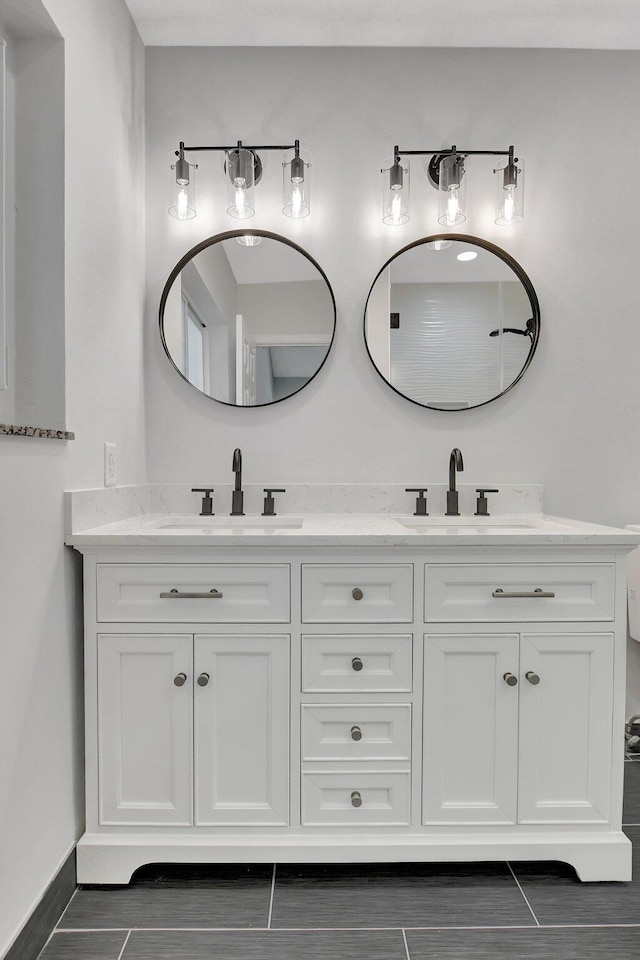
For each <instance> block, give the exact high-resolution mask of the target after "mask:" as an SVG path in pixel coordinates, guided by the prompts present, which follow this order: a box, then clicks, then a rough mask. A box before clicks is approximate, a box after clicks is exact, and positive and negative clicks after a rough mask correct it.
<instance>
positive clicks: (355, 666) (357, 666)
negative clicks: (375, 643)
mask: <svg viewBox="0 0 640 960" xmlns="http://www.w3.org/2000/svg"><path fill="white" fill-rule="evenodd" d="M363 667H364V663H363V662H362V660H361V659H360V657H354V658H353V660H352V661H351V669H352V670H355V671H356V673H359V671H360V670H362V668H363Z"/></svg>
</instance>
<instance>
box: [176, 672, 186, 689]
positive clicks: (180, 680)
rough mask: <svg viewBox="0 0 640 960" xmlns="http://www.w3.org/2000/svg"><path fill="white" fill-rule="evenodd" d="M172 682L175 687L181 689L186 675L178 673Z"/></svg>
mask: <svg viewBox="0 0 640 960" xmlns="http://www.w3.org/2000/svg"><path fill="white" fill-rule="evenodd" d="M173 682H174V683H175V685H176V687H183V686H184V685H185V683H186V682H187V675H186V673H179V674H178V676H177V677H174V678H173Z"/></svg>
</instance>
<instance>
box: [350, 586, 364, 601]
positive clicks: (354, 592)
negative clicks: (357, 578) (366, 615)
mask: <svg viewBox="0 0 640 960" xmlns="http://www.w3.org/2000/svg"><path fill="white" fill-rule="evenodd" d="M351 596H352V597H353V599H354V600H362V598H363V597H364V593H363V592H362V590H361V589H360V587H354V588H353V590H352V591H351Z"/></svg>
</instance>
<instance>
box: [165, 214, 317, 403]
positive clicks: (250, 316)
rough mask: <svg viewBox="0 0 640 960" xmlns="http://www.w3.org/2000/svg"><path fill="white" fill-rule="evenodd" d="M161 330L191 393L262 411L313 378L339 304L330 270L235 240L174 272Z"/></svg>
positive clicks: (301, 255) (287, 248)
mask: <svg viewBox="0 0 640 960" xmlns="http://www.w3.org/2000/svg"><path fill="white" fill-rule="evenodd" d="M247 241H249V242H247ZM160 326H161V335H162V340H163V344H164V347H165V349H166V351H167V354H168V356H169V358H170V360H171V361H172V363H173V365H174V367H175V368H176V369H177V370H178V372H179V373H180V374H181V376H183V377H184V379H186V380H188V381H189V383H191V384H192V385H193V386H194V387H196V388H197V389H198V390H200V391H201V392H202V393H204V394H206V395H207V396H209V397H212V398H213V399H214V400H218V401H220V402H222V403H226V404H231V405H233V406H243V407H246V406H262V405H265V404H269V403H275V402H277V401H278V400H282V399H284V398H285V397H289V396H291V395H292V394H294V393H297V392H298V391H299V390H301V389H302V388H303V387H304V386H306V384H307V383H308V382H309V381H310V380H311V379H312V378H313V377H314V376H315V375H316V373H317V372H318V370H319V369H320V367H321V366H322V364H323V363H324V361H325V359H326V356H327V353H328V351H329V348H330V346H331V341H332V339H333V333H334V327H335V305H334V299H333V293H332V291H331V288H330V286H329V284H328V281H327V279H326V277H325V275H324V273H323V271H322V270H321V268H320V267H319V266H318V265H317V264H316V263H315V261H313V260H312V259H311V258H310V257H309V256H308V254H306V253H305V252H304V251H303V250H301V249H300V248H299V247H297V246H296V245H295V244H292V243H291V242H290V241H288V240H285V239H284V238H281V237H277V236H275V235H274V234H268V233H266V232H263V231H257V230H255V231H233V232H232V233H228V234H222V235H220V236H217V237H211V238H210V239H209V240H206V241H204V243H202V244H199V245H198V247H196V248H194V250H191V251H189V253H188V254H187V255H186V256H185V257H183V259H182V260H181V261H180V263H179V264H178V265H177V266H176V268H175V269H174V270H173V271H172V274H171V276H170V277H169V280H168V281H167V284H166V286H165V289H164V292H163V295H162V301H161V307H160Z"/></svg>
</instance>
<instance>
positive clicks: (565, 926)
mask: <svg viewBox="0 0 640 960" xmlns="http://www.w3.org/2000/svg"><path fill="white" fill-rule="evenodd" d="M538 926H539V927H540V929H541V930H593V929H594V928H596V929H609V928H613V929H618V928H630V929H633V930H635V929H638V928H640V921H638V923H538ZM268 929H269V928H268V927H135V930H136V933H238V934H240V933H267V931H268ZM531 929H532V927H531V924H530V923H508V924H502V925H499V924H498V925H492V924H480V925H478V924H471V925H469V926H464V927H463V926H456V925H453V924H452V925H449V924H444V925H443V924H442V923H438V924H435V925H434V926H432V927H272V928H271V932H273V933H322V932H330V933H340V932H342V931H345V932H349V933H353V932H354V931H355V932H359V931H361V932H363V933H367V932H369V933H371V932H374V931H375V932H381V931H392V930H531ZM125 932H127V933H129V932H130V933H133V929H131V930H129V928H128V927H74V928H69V929H67V930H65V929H62V930H55V931H54V932H53V933H52V934H51V936H52V937H53V936H54V935H55V934H58V933H65V934H74V933H125Z"/></svg>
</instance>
